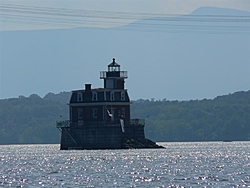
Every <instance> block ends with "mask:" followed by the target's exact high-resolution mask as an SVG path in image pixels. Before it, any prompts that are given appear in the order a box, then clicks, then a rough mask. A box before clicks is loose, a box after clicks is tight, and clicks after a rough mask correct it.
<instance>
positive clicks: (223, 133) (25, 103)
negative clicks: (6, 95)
mask: <svg viewBox="0 0 250 188" xmlns="http://www.w3.org/2000/svg"><path fill="white" fill-rule="evenodd" d="M69 97H70V92H61V93H59V94H53V93H48V94H47V95H45V96H44V98H41V97H40V96H38V95H36V94H32V95H30V96H29V97H24V96H20V97H19V98H10V99H2V100H0V144H30V143H39V144H43V143H59V141H60V131H59V130H57V129H56V127H55V122H56V121H57V120H61V119H68V114H69V113H68V105H66V104H67V103H68V102H69V101H68V100H69ZM131 116H132V117H133V118H146V127H145V132H146V136H147V138H150V139H152V140H154V141H220V140H221V141H223V140H250V90H249V91H240V92H236V93H233V94H229V95H224V96H218V97H216V98H215V99H209V100H208V99H203V100H190V101H169V100H166V99H163V100H153V99H150V100H148V99H147V100H145V99H139V100H136V101H133V102H132V105H131Z"/></svg>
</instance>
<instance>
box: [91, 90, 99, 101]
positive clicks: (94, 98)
mask: <svg viewBox="0 0 250 188" xmlns="http://www.w3.org/2000/svg"><path fill="white" fill-rule="evenodd" d="M92 101H98V95H97V92H95V91H93V92H92Z"/></svg>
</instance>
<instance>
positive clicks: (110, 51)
mask: <svg viewBox="0 0 250 188" xmlns="http://www.w3.org/2000/svg"><path fill="white" fill-rule="evenodd" d="M204 6H212V7H219V8H231V9H238V10H244V11H249V12H250V0H133V1H132V0H67V1H66V0H39V1H38V0H0V31H10V30H42V29H54V28H73V27H112V26H117V25H125V24H128V23H130V22H133V21H135V20H139V19H142V18H145V17H163V16H177V15H183V14H190V13H191V12H193V11H194V10H196V9H198V8H199V7H204ZM211 14H212V13H211ZM206 15H208V14H206ZM209 15H210V14H209ZM248 20H249V19H247V20H246V22H245V23H242V24H249V21H248ZM237 23H238V21H236V22H235V23H230V24H233V25H232V26H231V27H229V29H232V28H234V29H237V27H236V26H235V25H237ZM105 24H106V25H105ZM177 26H178V25H177ZM248 26H249V25H247V26H246V28H248V31H249V27H248ZM215 28H219V27H215ZM244 28H245V27H244ZM184 29H187V28H184ZM66 30H67V29H66ZM93 30H95V29H92V31H93ZM58 31H59V34H58V33H57V32H58ZM60 31H62V30H47V31H45V30H43V31H39V32H35V31H32V32H31V31H29V32H30V33H32V35H31V36H26V34H27V33H29V32H0V98H9V97H17V96H19V95H25V96H28V95H30V94H33V93H36V94H39V95H40V96H43V95H44V94H46V93H48V92H57V91H69V90H71V89H75V88H79V87H81V84H82V82H83V83H87V82H88V80H89V79H90V81H91V80H97V81H96V82H94V83H93V86H95V85H97V84H99V83H100V81H99V79H98V78H96V77H95V76H93V78H92V75H93V74H95V73H96V72H97V73H98V71H99V70H100V69H101V66H102V65H99V66H100V68H98V67H99V66H98V67H97V68H96V67H95V66H93V67H92V68H93V70H88V72H86V74H83V75H82V77H81V80H79V82H75V80H69V79H68V78H66V81H67V80H68V81H69V83H65V81H62V80H61V78H60V77H59V76H58V77H56V76H55V73H56V72H58V65H59V66H60V67H62V68H61V70H60V71H62V72H64V71H65V70H68V69H69V68H68V66H70V69H72V67H73V68H75V69H72V70H70V71H71V72H72V74H75V73H74V71H81V69H79V68H78V67H81V66H82V67H84V66H85V64H84V63H86V62H93V63H94V62H98V63H101V64H103V63H104V67H105V65H106V64H108V63H109V61H110V60H111V59H112V57H116V58H117V59H118V62H127V63H123V66H124V68H125V70H128V71H129V72H130V73H131V77H130V78H131V81H129V82H128V88H131V91H133V92H131V93H132V94H133V93H135V94H134V95H132V99H138V98H140V97H142V98H150V97H154V98H157V99H160V98H165V97H167V98H169V99H177V100H186V99H197V98H199V99H201V98H213V97H215V96H217V95H220V94H228V93H229V92H235V91H240V90H248V89H249V83H250V82H249V75H250V74H249V71H250V69H249V68H250V66H249V65H250V64H249V62H250V61H249V60H250V56H249V44H250V43H249V39H250V38H249V34H246V35H245V36H247V37H245V38H244V36H243V37H242V38H241V37H238V36H240V35H224V34H225V33H226V32H227V31H225V30H223V31H224V32H223V35H207V36H206V35H202V34H200V35H197V36H196V35H193V37H194V38H192V40H191V39H190V36H189V35H185V36H184V34H185V32H181V33H180V34H178V33H177V34H176V36H175V38H174V37H173V35H175V33H157V34H156V35H153V33H147V32H144V33H139V35H137V34H138V33H136V32H135V33H133V32H132V33H124V34H123V35H121V34H122V33H119V35H118V33H115V34H116V35H117V36H113V35H112V37H111V36H109V33H105V34H106V35H104V33H102V34H99V33H98V35H97V34H96V33H87V34H86V35H84V34H85V33H84V32H83V33H82V34H80V35H77V36H78V38H77V37H76V36H74V34H72V35H70V34H67V35H65V36H64V33H67V31H65V30H64V31H63V32H62V33H60ZM182 31H184V30H182ZM185 31H186V30H185ZM44 32H46V33H47V32H48V33H47V36H46V34H44ZM50 32H51V33H52V34H51V33H50ZM54 32H55V33H56V36H57V37H55V38H54V37H53V33H54ZM208 32H209V31H208ZM37 33H38V34H39V33H43V35H42V34H39V35H37ZM196 34H197V33H196ZM198 34H199V33H198ZM238 34H239V33H238ZM3 36H5V37H3ZM23 36H26V37H23ZM32 36H33V37H32ZM62 36H64V38H63V37H62ZM104 36H105V37H104ZM147 36H149V37H147ZM160 36H161V37H160ZM204 36H206V37H204ZM15 37H17V38H15ZM40 37H44V38H43V39H40ZM50 37H51V38H50ZM75 37H76V38H75ZM126 37H127V38H126ZM131 37H132V39H133V40H135V41H136V43H132V42H133V40H131V41H130V40H129V39H131ZM227 37H228V38H227ZM113 38H116V39H117V40H115V39H114V41H113ZM124 38H125V39H124ZM152 38H153V39H154V40H148V39H152ZM156 38H158V40H156ZM206 38H207V40H205V39H206ZM239 38H240V40H239ZM59 39H60V40H59ZM139 39H140V40H139ZM83 41H84V42H83ZM86 41H89V42H86ZM99 41H102V43H101V44H102V45H99V43H100V42H99ZM171 41H172V42H171ZM202 41H203V42H202ZM219 41H221V42H219ZM114 43H117V45H120V47H119V48H118V47H117V46H116V45H112V44H114ZM137 44H138V45H140V46H138V48H131V47H130V46H132V47H135V46H136V45H137ZM223 44H225V45H226V46H223ZM242 44H244V45H242ZM156 45H157V46H158V48H155V47H154V46H156ZM220 45H222V46H221V47H218V46H220ZM243 46H244V48H243ZM139 48H140V51H136V50H137V49H139ZM65 52H67V53H65ZM229 52H230V53H229ZM96 54H99V56H97V55H96ZM180 54H181V56H180ZM185 55H186V58H184V57H185ZM156 59H157V61H162V60H164V62H166V63H165V64H164V66H162V67H153V68H155V69H156V70H157V71H155V72H153V73H154V77H159V79H165V80H167V81H168V82H167V83H166V84H169V85H168V87H166V88H167V90H168V91H166V92H165V93H164V92H162V88H161V86H159V88H158V90H159V91H161V92H158V93H157V95H156V94H155V93H147V92H151V91H148V88H147V87H148V86H143V87H142V88H145V89H146V90H147V91H145V92H142V93H145V96H141V91H140V90H138V87H141V82H143V81H144V80H145V79H144V77H143V76H145V75H150V74H152V72H151V69H152V67H151V65H152V64H151V62H154V61H156ZM157 61H156V62H157ZM137 62H140V63H141V66H142V67H145V70H144V74H143V75H141V80H139V79H138V80H137V81H138V82H136V79H135V76H136V72H133V71H134V64H135V63H137ZM211 63H213V64H211ZM72 64H74V65H75V66H72ZM147 64H148V66H145V65H147ZM201 64H203V66H204V67H208V68H209V69H207V70H204V69H203V66H201ZM52 65H53V66H54V69H53V68H51V66H52ZM197 65H198V66H197ZM217 65H221V69H218V66H217ZM235 65H236V68H235V70H234V69H233V68H232V67H234V66H235ZM63 66H65V67H66V68H65V67H64V69H63ZM71 66H72V67H71ZM130 66H131V67H130ZM48 67H50V69H49V70H48ZM157 68H159V70H158V69H157ZM199 68H200V69H199ZM187 69H189V70H190V72H189V74H188V73H187V74H186V72H187V71H186V70H187ZM170 70H172V71H170ZM15 71H16V72H15ZM53 71H54V72H53ZM181 71H183V73H185V74H186V75H187V77H190V80H189V81H188V80H187V79H186V78H185V75H183V74H180V72H181ZM220 71H221V72H220ZM48 72H50V73H51V75H52V76H54V78H53V79H54V82H52V79H48V78H49V77H48V78H47V74H48ZM66 72H67V71H66ZM204 72H205V73H204ZM211 72H213V75H212V74H211V75H212V76H210V73H211ZM10 73H12V74H10ZM178 73H179V75H178ZM200 73H204V75H200ZM81 74H82V72H81ZM51 75H50V76H51ZM197 75H200V77H198V78H199V79H196V77H195V76H197ZM216 75H217V77H216ZM133 76H134V79H133ZM205 76H207V77H205ZM203 77H205V78H203ZM201 78H203V79H201ZM215 78H218V79H217V80H216V79H215ZM245 78H247V79H245ZM132 80H133V82H132ZM156 80H157V79H156ZM57 81H58V83H60V84H61V85H60V84H58V85H56V84H55V83H57ZM71 81H72V82H71ZM21 82H22V83H23V84H20V83H21ZM41 83H42V84H41ZM72 83H73V84H75V85H72ZM90 83H92V81H91V82H90ZM129 83H130V85H129ZM178 83H181V84H179V85H178ZM204 83H206V84H207V85H206V84H204ZM220 83H221V85H220ZM133 84H134V85H133ZM171 84H172V85H171ZM188 84H189V85H188ZM199 84H200V85H199ZM216 84H217V86H216V87H215V86H214V85H216ZM55 85H56V86H57V88H55ZM10 86H11V87H10ZM38 86H39V87H38ZM43 86H44V87H43ZM66 86H67V87H66ZM204 86H205V88H206V89H204V90H202V89H201V88H202V87H204ZM208 86H210V87H208ZM50 87H51V88H50ZM65 87H66V88H65ZM98 87H99V86H98ZM18 88H19V90H18ZM185 88H186V92H184V90H185ZM190 88H191V89H190ZM199 90H200V93H199ZM136 91H137V92H138V96H137V95H136ZM152 92H153V91H152ZM171 92H172V93H171ZM146 94H147V95H146Z"/></svg>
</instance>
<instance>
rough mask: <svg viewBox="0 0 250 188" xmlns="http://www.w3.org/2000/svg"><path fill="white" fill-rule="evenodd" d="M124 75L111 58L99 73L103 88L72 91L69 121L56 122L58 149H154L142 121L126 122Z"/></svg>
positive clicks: (88, 86) (127, 102)
mask: <svg viewBox="0 0 250 188" xmlns="http://www.w3.org/2000/svg"><path fill="white" fill-rule="evenodd" d="M127 78H128V73H127V71H122V70H121V66H120V65H119V64H118V63H117V62H116V60H115V58H113V59H112V62H111V63H110V64H109V65H108V68H107V71H100V79H103V88H92V87H91V84H85V88H84V89H80V90H74V91H72V94H71V98H70V102H69V104H68V105H69V117H70V118H69V120H66V121H59V122H57V128H58V129H59V130H60V131H61V147H60V148H61V149H62V150H68V149H126V148H158V147H160V146H158V145H156V144H155V142H153V141H151V140H148V139H146V138H145V134H144V126H145V120H144V119H130V99H129V95H128V92H127V89H125V79H127Z"/></svg>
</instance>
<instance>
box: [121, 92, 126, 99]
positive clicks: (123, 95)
mask: <svg viewBox="0 0 250 188" xmlns="http://www.w3.org/2000/svg"><path fill="white" fill-rule="evenodd" d="M125 98H126V97H125V92H124V91H122V92H121V101H125Z"/></svg>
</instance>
